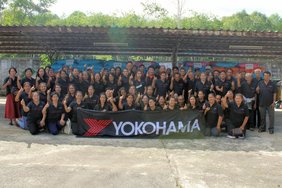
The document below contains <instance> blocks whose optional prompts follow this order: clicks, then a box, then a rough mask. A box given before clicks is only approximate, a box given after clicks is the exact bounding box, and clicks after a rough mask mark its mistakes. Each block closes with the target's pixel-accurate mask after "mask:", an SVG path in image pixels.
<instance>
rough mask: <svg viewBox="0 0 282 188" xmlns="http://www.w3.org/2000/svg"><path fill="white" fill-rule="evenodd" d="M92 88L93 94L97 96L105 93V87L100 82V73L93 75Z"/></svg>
mask: <svg viewBox="0 0 282 188" xmlns="http://www.w3.org/2000/svg"><path fill="white" fill-rule="evenodd" d="M93 86H94V89H95V93H96V95H98V96H99V95H100V94H101V93H103V92H104V91H105V86H104V83H103V82H102V79H101V75H100V73H96V74H95V76H94V84H93Z"/></svg>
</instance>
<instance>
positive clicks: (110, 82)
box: [105, 73, 118, 97]
mask: <svg viewBox="0 0 282 188" xmlns="http://www.w3.org/2000/svg"><path fill="white" fill-rule="evenodd" d="M105 86H106V88H109V89H111V90H113V91H114V93H113V94H114V97H116V96H117V92H118V86H117V82H116V79H115V75H114V74H112V73H110V74H109V75H108V76H107V77H106V82H105Z"/></svg>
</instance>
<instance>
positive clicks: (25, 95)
mask: <svg viewBox="0 0 282 188" xmlns="http://www.w3.org/2000/svg"><path fill="white" fill-rule="evenodd" d="M30 89H31V87H30V83H29V82H28V81H27V82H25V83H24V85H23V88H21V89H20V90H19V92H18V94H17V95H16V98H15V101H16V102H20V101H21V100H24V102H25V104H28V103H29V102H30V101H31V98H30V97H29V92H30ZM21 115H22V117H21V118H19V119H16V123H17V125H18V126H19V127H20V128H22V129H28V127H27V113H26V112H24V111H23V109H21Z"/></svg>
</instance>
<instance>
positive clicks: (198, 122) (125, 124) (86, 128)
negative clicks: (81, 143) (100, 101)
mask: <svg viewBox="0 0 282 188" xmlns="http://www.w3.org/2000/svg"><path fill="white" fill-rule="evenodd" d="M77 115H78V123H77V126H79V127H78V129H79V132H80V136H85V137H95V136H113V137H133V136H135V137H136V136H137V137H138V136H139V137H166V138H168V137H170V138H200V137H203V135H204V131H205V130H204V129H205V126H204V125H205V123H204V120H203V117H202V114H201V113H199V112H197V111H189V110H188V111H178V110H177V111H161V112H143V111H135V110H131V111H120V112H98V111H93V110H85V109H79V110H78V114H77Z"/></svg>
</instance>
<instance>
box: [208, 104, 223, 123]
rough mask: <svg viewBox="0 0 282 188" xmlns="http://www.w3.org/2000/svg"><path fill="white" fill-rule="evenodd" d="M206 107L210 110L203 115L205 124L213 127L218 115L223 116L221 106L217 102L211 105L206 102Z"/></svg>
mask: <svg viewBox="0 0 282 188" xmlns="http://www.w3.org/2000/svg"><path fill="white" fill-rule="evenodd" d="M206 107H210V110H209V111H207V113H206V115H205V118H206V125H207V127H208V128H214V127H216V126H217V121H218V118H219V116H223V110H222V107H221V106H220V105H219V104H218V103H214V104H213V105H212V106H210V104H209V103H206Z"/></svg>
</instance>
